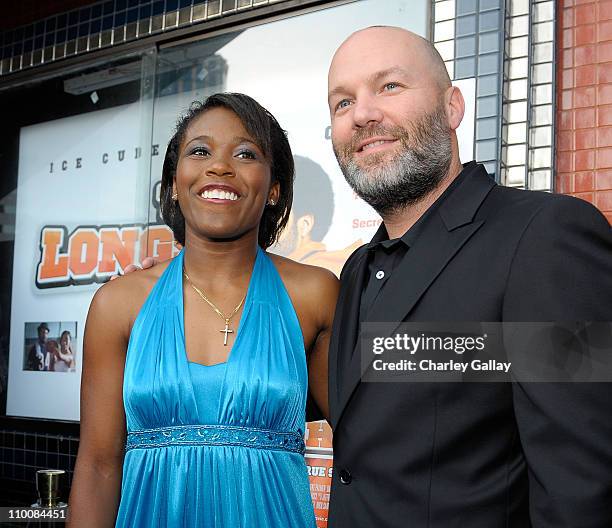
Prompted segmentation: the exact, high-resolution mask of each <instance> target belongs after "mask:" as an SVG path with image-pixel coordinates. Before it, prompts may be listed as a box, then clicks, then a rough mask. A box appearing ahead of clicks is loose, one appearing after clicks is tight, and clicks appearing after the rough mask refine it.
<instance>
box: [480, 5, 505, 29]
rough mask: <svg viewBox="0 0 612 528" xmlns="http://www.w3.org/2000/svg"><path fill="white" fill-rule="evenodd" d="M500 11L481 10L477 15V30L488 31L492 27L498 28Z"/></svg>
mask: <svg viewBox="0 0 612 528" xmlns="http://www.w3.org/2000/svg"><path fill="white" fill-rule="evenodd" d="M500 13H501V12H500V11H499V10H495V11H489V12H486V13H483V12H482V11H481V13H480V16H479V17H478V29H479V31H490V30H492V29H499V26H500V24H501V22H500V18H501V15H500Z"/></svg>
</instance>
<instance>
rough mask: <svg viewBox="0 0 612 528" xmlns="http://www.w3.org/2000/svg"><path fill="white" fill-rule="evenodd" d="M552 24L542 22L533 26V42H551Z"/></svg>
mask: <svg viewBox="0 0 612 528" xmlns="http://www.w3.org/2000/svg"><path fill="white" fill-rule="evenodd" d="M553 31H554V24H553V22H552V21H551V22H542V23H541V24H534V26H533V39H534V41H535V42H548V41H551V40H553Z"/></svg>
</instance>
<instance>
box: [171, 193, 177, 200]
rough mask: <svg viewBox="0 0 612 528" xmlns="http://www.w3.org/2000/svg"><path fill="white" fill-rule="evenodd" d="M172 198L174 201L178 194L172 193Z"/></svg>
mask: <svg viewBox="0 0 612 528" xmlns="http://www.w3.org/2000/svg"><path fill="white" fill-rule="evenodd" d="M172 199H173V200H174V201H175V202H176V200H178V194H177V193H174V194H173V195H172Z"/></svg>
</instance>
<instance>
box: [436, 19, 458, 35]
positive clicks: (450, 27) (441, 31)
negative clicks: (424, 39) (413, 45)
mask: <svg viewBox="0 0 612 528" xmlns="http://www.w3.org/2000/svg"><path fill="white" fill-rule="evenodd" d="M454 37H455V21H454V20H448V21H446V22H438V23H436V24H435V25H434V38H435V40H450V39H452V38H454Z"/></svg>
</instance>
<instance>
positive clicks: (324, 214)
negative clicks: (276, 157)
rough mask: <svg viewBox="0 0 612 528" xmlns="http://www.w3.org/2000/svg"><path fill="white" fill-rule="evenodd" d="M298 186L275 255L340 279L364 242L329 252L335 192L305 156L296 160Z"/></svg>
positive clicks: (325, 177)
mask: <svg viewBox="0 0 612 528" xmlns="http://www.w3.org/2000/svg"><path fill="white" fill-rule="evenodd" d="M293 160H294V162H295V183H294V185H293V205H292V207H291V214H290V215H289V221H288V222H287V226H286V227H285V229H284V230H283V232H282V234H281V236H280V238H279V241H278V243H277V244H276V245H275V246H274V247H273V248H272V251H273V252H274V253H278V254H279V255H283V256H285V257H288V258H290V259H293V260H295V261H297V262H303V263H304V264H310V265H312V266H321V267H323V268H327V269H328V270H330V271H332V272H333V273H335V274H336V275H340V270H341V269H342V266H343V264H344V263H345V262H346V259H347V258H348V256H349V255H350V254H351V253H352V252H353V251H355V249H357V248H358V247H359V246H361V245H362V244H363V242H362V241H361V240H358V241H356V242H354V243H353V244H351V245H349V246H348V247H346V248H343V249H340V250H335V251H328V250H327V247H326V246H325V244H324V243H323V238H324V237H325V235H326V234H327V231H328V230H329V227H330V225H331V221H332V217H333V215H334V192H333V190H332V184H331V180H330V178H329V175H328V174H327V173H326V172H325V171H324V170H323V168H322V167H321V166H320V165H319V164H318V163H315V162H314V161H312V160H311V159H310V158H305V157H303V156H294V157H293Z"/></svg>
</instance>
